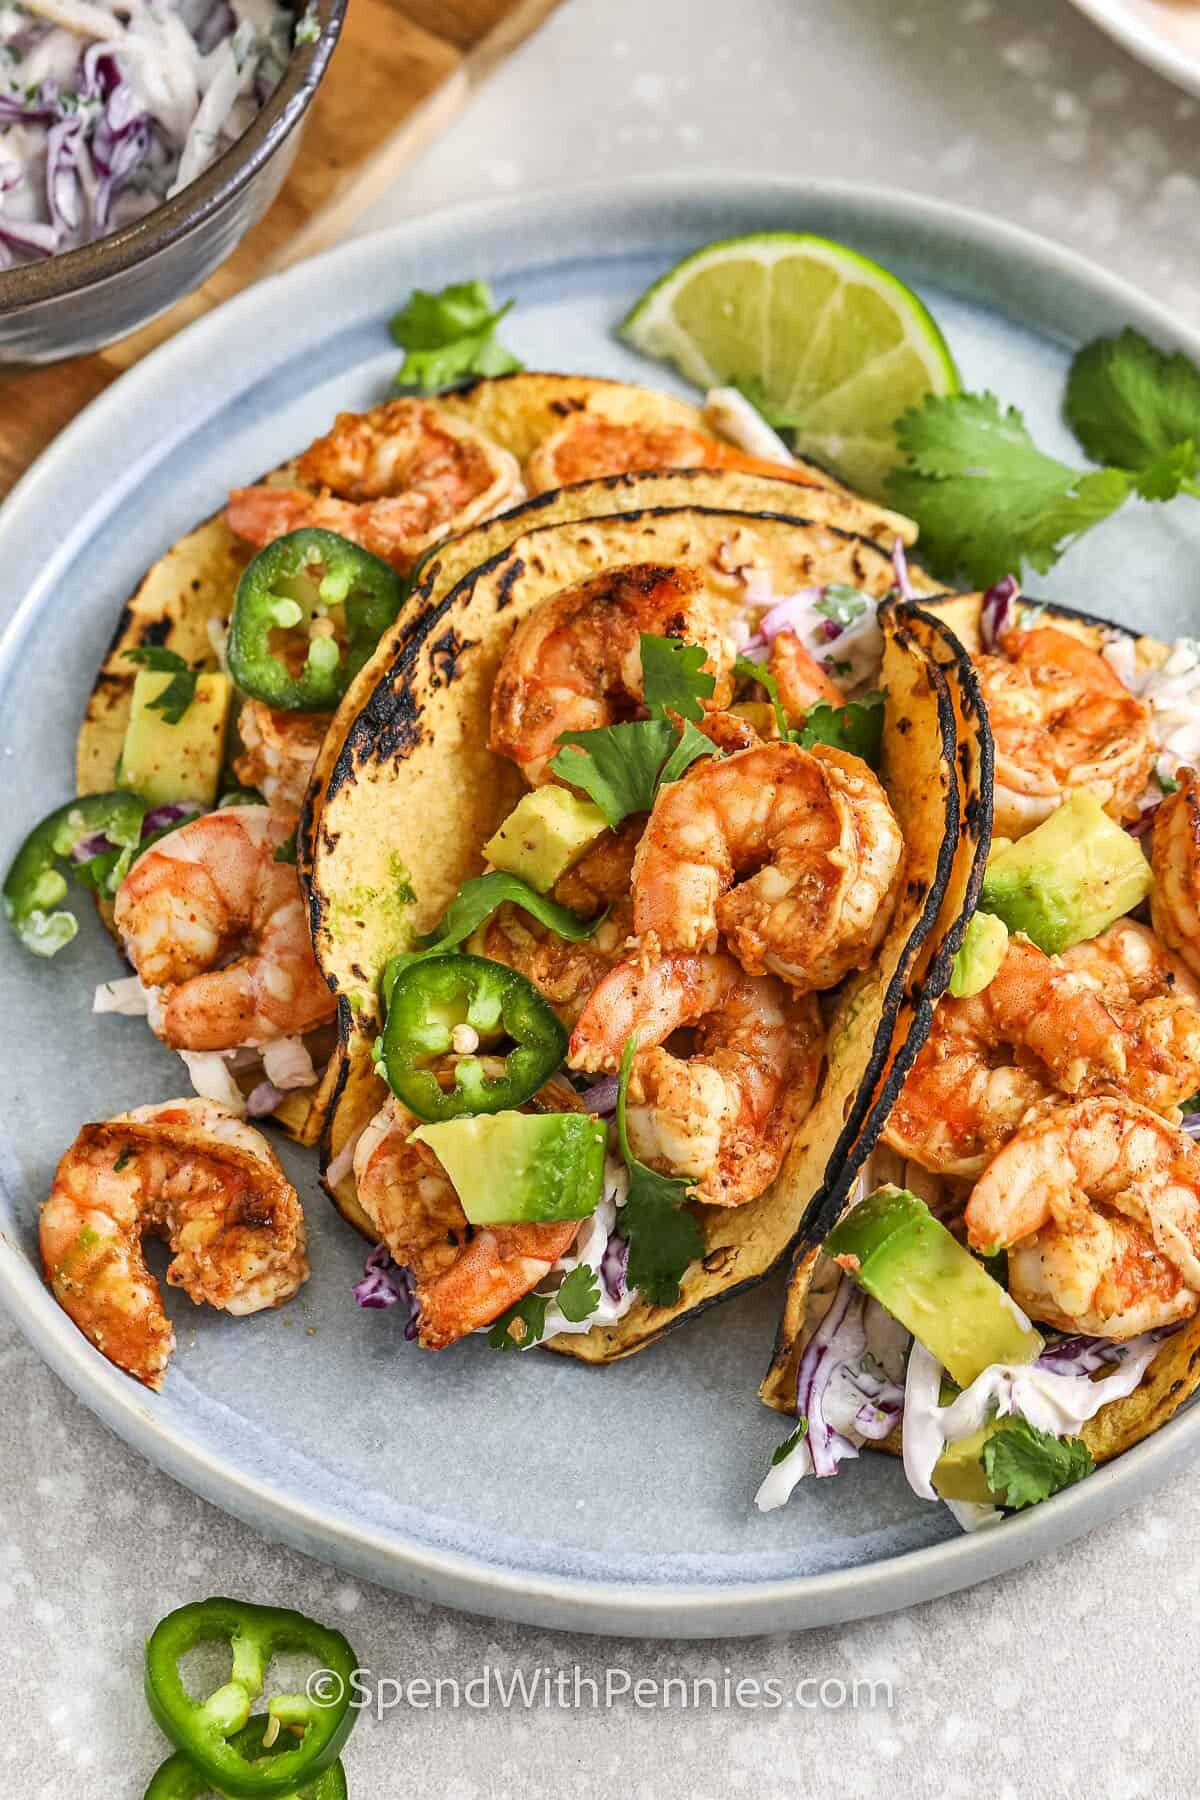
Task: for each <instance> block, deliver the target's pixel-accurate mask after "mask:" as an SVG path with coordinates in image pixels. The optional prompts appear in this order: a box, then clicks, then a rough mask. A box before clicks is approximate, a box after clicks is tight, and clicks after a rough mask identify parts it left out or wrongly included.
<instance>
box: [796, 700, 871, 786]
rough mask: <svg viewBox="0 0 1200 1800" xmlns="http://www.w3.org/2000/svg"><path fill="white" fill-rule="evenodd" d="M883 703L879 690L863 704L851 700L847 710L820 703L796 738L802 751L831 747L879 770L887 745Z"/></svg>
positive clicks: (814, 708) (822, 701) (811, 712)
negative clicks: (817, 746) (884, 737)
mask: <svg viewBox="0 0 1200 1800" xmlns="http://www.w3.org/2000/svg"><path fill="white" fill-rule="evenodd" d="M883 701H884V696H883V693H882V691H881V690H880V689H878V688H877V689H876V690H875V691H874V692H873V693H870V694H864V695H863V697H862V699H861V700H848V701H847V702H846V704H845V706H834V705H833V704H832V702H830V701H828V700H819V701H818V702H817V704H816V705H815V706H810V707H809V709H808V711H807V712H806V713H805V715H804V723H803V725H802V726H801V727H800V729H799V731H796V732H793V733H792V736H793V738H794V740H795V742H796V743H797V744H799V745H800V748H801V749H802V750H811V749H812V746H813V745H814V744H831V745H832V746H833V747H834V749H836V750H848V751H849V753H850V755H851V756H861V757H862V759H863V761H864V762H865V763H868V764H869V765H870V766H871V768H873V769H877V768H878V767H879V754H880V749H881V746H882V744H883Z"/></svg>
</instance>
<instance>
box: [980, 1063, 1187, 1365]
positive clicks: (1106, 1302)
mask: <svg viewBox="0 0 1200 1800" xmlns="http://www.w3.org/2000/svg"><path fill="white" fill-rule="evenodd" d="M966 1225H967V1238H968V1242H969V1243H970V1244H971V1246H972V1248H974V1249H976V1250H981V1251H985V1252H991V1251H994V1250H996V1249H1000V1248H1005V1249H1007V1250H1008V1289H1009V1293H1010V1294H1011V1295H1012V1297H1013V1299H1014V1300H1015V1301H1016V1303H1017V1305H1018V1306H1021V1307H1023V1308H1024V1309H1025V1311H1026V1312H1028V1313H1030V1314H1032V1316H1033V1317H1034V1318H1035V1319H1040V1320H1042V1321H1043V1322H1044V1323H1045V1324H1047V1325H1053V1326H1057V1327H1058V1328H1059V1329H1060V1330H1063V1331H1083V1332H1087V1333H1089V1334H1091V1335H1094V1336H1097V1337H1114V1338H1128V1337H1135V1336H1136V1335H1137V1334H1138V1333H1139V1332H1142V1331H1149V1330H1152V1329H1154V1328H1156V1327H1158V1326H1162V1325H1171V1324H1174V1323H1175V1322H1176V1321H1177V1320H1179V1319H1186V1318H1190V1317H1191V1316H1192V1314H1193V1313H1194V1312H1195V1311H1196V1309H1197V1307H1198V1306H1200V1153H1198V1152H1197V1150H1196V1146H1195V1145H1194V1144H1193V1143H1192V1141H1191V1139H1190V1138H1189V1137H1187V1136H1186V1135H1185V1133H1183V1132H1182V1131H1179V1130H1178V1129H1177V1128H1176V1127H1175V1126H1174V1125H1169V1124H1167V1122H1166V1121H1165V1120H1164V1119H1160V1118H1159V1117H1158V1115H1157V1114H1155V1113H1152V1112H1148V1111H1146V1110H1145V1108H1143V1107H1140V1106H1135V1105H1134V1104H1133V1103H1132V1102H1131V1101H1129V1100H1122V1099H1113V1098H1108V1099H1093V1100H1081V1101H1079V1102H1078V1103H1077V1104H1076V1105H1073V1106H1067V1107H1059V1108H1056V1109H1054V1110H1053V1111H1051V1112H1049V1113H1048V1114H1046V1115H1045V1116H1044V1117H1041V1118H1038V1119H1036V1120H1033V1121H1031V1122H1030V1123H1029V1124H1028V1125H1026V1126H1024V1127H1023V1128H1022V1129H1021V1130H1020V1131H1019V1132H1018V1133H1017V1135H1016V1136H1015V1137H1014V1138H1013V1139H1011V1141H1010V1142H1009V1143H1008V1144H1007V1145H1006V1146H1005V1148H1004V1149H1003V1150H1002V1151H1001V1152H1000V1154H999V1155H998V1156H997V1157H996V1158H995V1160H994V1161H993V1162H991V1163H990V1164H989V1166H988V1168H987V1169H986V1171H985V1172H984V1174H983V1176H982V1177H981V1179H980V1180H979V1181H978V1182H977V1183H976V1185H975V1187H974V1189H973V1190H972V1193H971V1198H970V1199H969V1201H968V1202H967V1210H966Z"/></svg>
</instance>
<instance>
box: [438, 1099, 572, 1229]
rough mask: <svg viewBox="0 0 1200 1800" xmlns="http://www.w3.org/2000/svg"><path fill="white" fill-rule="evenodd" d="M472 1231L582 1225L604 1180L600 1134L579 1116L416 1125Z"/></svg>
mask: <svg viewBox="0 0 1200 1800" xmlns="http://www.w3.org/2000/svg"><path fill="white" fill-rule="evenodd" d="M412 1135H413V1138H414V1139H415V1140H416V1141H417V1142H419V1143H422V1144H428V1145H429V1148H430V1149H431V1150H432V1151H433V1153H434V1155H435V1156H436V1157H437V1159H438V1161H439V1162H440V1163H441V1165H442V1167H443V1168H444V1169H445V1171H446V1173H447V1175H448V1176H449V1177H450V1180H451V1181H452V1182H453V1184H454V1189H455V1192H456V1193H457V1195H458V1198H459V1200H460V1202H461V1204H462V1209H463V1211H464V1212H465V1213H466V1215H467V1218H468V1219H469V1220H470V1222H471V1224H472V1225H523V1224H546V1223H548V1222H550V1221H552V1220H556V1219H586V1218H587V1217H588V1216H589V1214H591V1213H593V1212H595V1210H596V1205H597V1203H598V1201H599V1199H600V1190H601V1186H602V1184H603V1180H604V1147H605V1139H606V1132H605V1128H604V1125H603V1124H602V1123H601V1121H600V1120H598V1119H593V1118H591V1117H590V1115H588V1114H587V1113H522V1112H498V1113H481V1114H480V1115H478V1116H477V1117H475V1118H462V1119H446V1120H445V1121H443V1122H442V1123H441V1124H437V1125H422V1126H420V1127H419V1129H418V1130H416V1131H414V1132H413V1134H412Z"/></svg>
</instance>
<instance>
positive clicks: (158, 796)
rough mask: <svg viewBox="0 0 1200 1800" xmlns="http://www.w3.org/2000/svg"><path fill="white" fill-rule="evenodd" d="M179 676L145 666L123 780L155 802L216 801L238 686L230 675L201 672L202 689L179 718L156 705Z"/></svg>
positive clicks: (138, 680) (128, 732)
mask: <svg viewBox="0 0 1200 1800" xmlns="http://www.w3.org/2000/svg"><path fill="white" fill-rule="evenodd" d="M173 679H174V677H173V676H172V675H171V674H169V673H164V672H163V671H161V670H158V669H139V670H138V673H137V675H136V677H135V679H134V683H133V704H132V707H131V710H130V714H129V723H128V725H127V726H126V727H125V742H124V743H123V744H122V746H121V760H120V764H119V769H120V774H119V777H118V778H119V780H120V784H121V786H122V787H125V788H131V789H132V790H133V792H134V793H135V794H140V795H141V797H142V799H143V800H145V801H146V802H147V803H148V804H149V805H150V806H165V805H168V804H169V803H170V802H171V801H173V800H195V801H196V802H197V803H198V804H199V805H200V806H214V805H215V804H216V799H217V787H218V784H219V782H220V779H221V768H222V765H223V763H224V760H225V723H226V720H227V719H228V717H229V698H230V694H231V692H232V686H231V683H230V680H229V677H228V675H218V674H215V673H214V674H209V675H199V676H197V678H196V692H195V695H194V696H193V698H192V700H191V703H190V704H189V706H188V709H187V711H186V712H185V713H184V715H183V717H182V718H181V719H180V720H179V722H178V724H176V725H171V724H168V722H167V720H166V719H165V718H164V717H163V715H162V713H161V712H155V711H154V710H153V709H152V702H153V701H155V700H157V699H158V697H159V695H160V694H161V693H162V692H163V690H164V688H166V687H167V686H168V685H169V683H170V682H171V681H172V680H173Z"/></svg>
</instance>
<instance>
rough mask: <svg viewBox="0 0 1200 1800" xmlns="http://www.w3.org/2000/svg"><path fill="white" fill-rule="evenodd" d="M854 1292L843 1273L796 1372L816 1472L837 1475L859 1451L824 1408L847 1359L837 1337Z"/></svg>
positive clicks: (798, 1405) (799, 1406) (798, 1399)
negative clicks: (831, 1384)
mask: <svg viewBox="0 0 1200 1800" xmlns="http://www.w3.org/2000/svg"><path fill="white" fill-rule="evenodd" d="M854 1292H855V1290H854V1284H853V1282H850V1281H847V1280H846V1279H845V1278H844V1277H843V1279H842V1280H841V1281H839V1282H838V1285H837V1288H836V1289H835V1291H834V1296H833V1299H832V1301H831V1302H830V1305H829V1310H828V1312H827V1313H826V1314H825V1317H824V1318H823V1319H822V1320H821V1323H820V1324H819V1325H818V1326H817V1329H816V1330H815V1331H814V1332H813V1334H812V1337H811V1338H810V1339H809V1341H808V1343H807V1344H806V1345H805V1348H804V1354H803V1355H802V1356H801V1358H800V1367H799V1369H798V1370H797V1373H796V1411H797V1413H798V1414H799V1415H800V1417H801V1418H802V1419H807V1420H808V1434H807V1438H806V1442H807V1444H808V1448H809V1453H810V1455H811V1456H812V1465H813V1474H814V1475H836V1474H837V1467H838V1463H839V1462H840V1461H841V1460H842V1458H843V1457H848V1456H857V1455H858V1446H857V1444H852V1443H851V1442H850V1439H849V1438H848V1437H843V1436H842V1434H841V1432H840V1431H835V1430H834V1428H833V1426H832V1425H830V1424H829V1422H828V1420H827V1419H826V1418H825V1415H824V1412H823V1410H822V1402H823V1400H824V1398H825V1390H826V1388H827V1387H828V1386H829V1381H830V1377H831V1376H832V1375H833V1372H834V1370H835V1369H836V1368H838V1367H839V1366H840V1365H841V1364H842V1363H844V1362H845V1361H846V1357H845V1355H844V1353H843V1346H841V1345H840V1344H839V1342H838V1339H839V1336H840V1335H841V1333H842V1330H843V1327H844V1326H845V1323H846V1316H847V1314H848V1312H849V1311H850V1303H851V1301H852V1300H853V1298H854Z"/></svg>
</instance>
